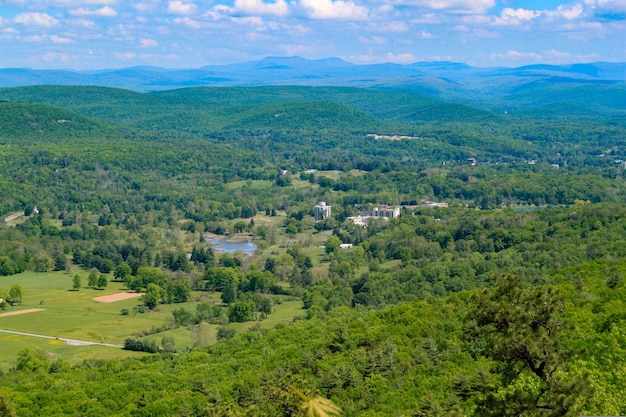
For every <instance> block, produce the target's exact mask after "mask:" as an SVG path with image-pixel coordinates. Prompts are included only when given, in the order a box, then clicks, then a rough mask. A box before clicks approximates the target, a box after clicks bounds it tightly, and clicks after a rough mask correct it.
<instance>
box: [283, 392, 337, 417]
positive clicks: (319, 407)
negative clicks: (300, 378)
mask: <svg viewBox="0 0 626 417" xmlns="http://www.w3.org/2000/svg"><path fill="white" fill-rule="evenodd" d="M294 391H295V392H296V394H298V397H300V398H301V399H302V403H300V409H301V410H303V411H304V412H305V413H306V416H307V417H329V416H338V415H340V414H341V408H339V407H337V405H336V404H335V403H334V402H333V401H332V400H329V399H328V398H324V397H320V396H317V397H309V396H308V395H305V394H303V393H302V392H301V391H300V390H298V389H294Z"/></svg>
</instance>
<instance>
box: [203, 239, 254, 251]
mask: <svg viewBox="0 0 626 417" xmlns="http://www.w3.org/2000/svg"><path fill="white" fill-rule="evenodd" d="M209 242H211V245H212V246H213V249H215V250H217V251H220V252H237V251H238V250H240V251H242V252H243V253H245V254H246V255H254V251H256V245H255V244H254V243H252V242H251V241H249V240H248V241H247V242H229V241H228V238H227V237H225V238H221V239H211V240H209Z"/></svg>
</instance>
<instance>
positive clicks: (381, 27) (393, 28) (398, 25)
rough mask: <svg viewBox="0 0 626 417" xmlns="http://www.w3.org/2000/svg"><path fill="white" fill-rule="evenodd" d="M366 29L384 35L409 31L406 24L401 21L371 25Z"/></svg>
mask: <svg viewBox="0 0 626 417" xmlns="http://www.w3.org/2000/svg"><path fill="white" fill-rule="evenodd" d="M368 28H369V29H370V30H372V31H376V32H384V33H394V32H395V33H401V32H408V31H409V28H408V26H407V24H406V23H405V22H401V21H390V22H377V23H371V24H370V25H368Z"/></svg>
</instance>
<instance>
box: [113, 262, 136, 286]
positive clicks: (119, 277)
mask: <svg viewBox="0 0 626 417" xmlns="http://www.w3.org/2000/svg"><path fill="white" fill-rule="evenodd" d="M132 272H133V270H132V268H131V267H130V265H128V263H126V262H122V263H121V264H119V265H118V266H117V268H115V271H114V272H113V277H114V278H115V280H116V281H124V282H126V281H127V280H128V278H129V277H130V276H131V274H132Z"/></svg>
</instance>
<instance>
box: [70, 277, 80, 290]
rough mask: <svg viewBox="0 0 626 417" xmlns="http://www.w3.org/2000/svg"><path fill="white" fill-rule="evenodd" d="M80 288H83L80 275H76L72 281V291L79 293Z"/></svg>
mask: <svg viewBox="0 0 626 417" xmlns="http://www.w3.org/2000/svg"><path fill="white" fill-rule="evenodd" d="M80 286H81V279H80V275H78V274H76V275H74V279H73V281H72V289H73V290H74V291H78V290H80Z"/></svg>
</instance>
